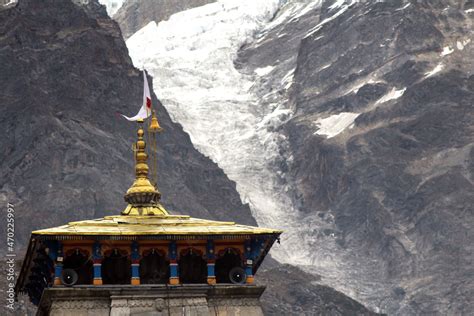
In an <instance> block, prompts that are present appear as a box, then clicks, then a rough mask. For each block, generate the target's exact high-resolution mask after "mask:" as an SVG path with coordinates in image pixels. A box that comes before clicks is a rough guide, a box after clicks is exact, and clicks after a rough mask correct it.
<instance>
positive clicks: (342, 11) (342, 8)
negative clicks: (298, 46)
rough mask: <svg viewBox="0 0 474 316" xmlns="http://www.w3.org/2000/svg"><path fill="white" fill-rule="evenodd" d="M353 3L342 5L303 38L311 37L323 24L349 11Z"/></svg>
mask: <svg viewBox="0 0 474 316" xmlns="http://www.w3.org/2000/svg"><path fill="white" fill-rule="evenodd" d="M353 3H354V2H353V1H351V2H350V3H347V4H344V5H342V6H341V9H340V10H339V11H337V12H336V13H335V14H333V15H332V16H330V17H328V18H326V19H324V20H323V21H321V22H319V23H318V24H317V25H316V26H315V27H313V28H312V29H311V30H309V32H308V34H306V36H305V37H304V38H307V37H309V36H311V35H313V34H314V33H316V32H317V31H319V30H320V29H321V28H322V27H323V26H324V24H326V23H328V22H331V21H332V20H334V19H335V18H337V17H338V16H340V15H341V14H343V13H344V12H346V11H347V9H349V7H350V6H352V4H353Z"/></svg>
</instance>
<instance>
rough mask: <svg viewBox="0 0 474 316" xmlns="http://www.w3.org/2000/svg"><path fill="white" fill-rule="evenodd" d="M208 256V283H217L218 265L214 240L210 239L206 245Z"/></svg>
mask: <svg viewBox="0 0 474 316" xmlns="http://www.w3.org/2000/svg"><path fill="white" fill-rule="evenodd" d="M206 258H207V284H216V274H215V271H214V267H215V265H216V256H215V253H214V240H212V239H209V240H208V241H207V246H206Z"/></svg>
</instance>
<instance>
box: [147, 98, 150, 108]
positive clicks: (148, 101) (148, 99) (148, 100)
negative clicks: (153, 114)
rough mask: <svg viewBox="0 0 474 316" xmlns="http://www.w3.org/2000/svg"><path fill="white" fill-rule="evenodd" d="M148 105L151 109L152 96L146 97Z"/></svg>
mask: <svg viewBox="0 0 474 316" xmlns="http://www.w3.org/2000/svg"><path fill="white" fill-rule="evenodd" d="M146 107H147V108H149V109H151V99H150V98H146Z"/></svg>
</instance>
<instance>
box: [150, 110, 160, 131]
mask: <svg viewBox="0 0 474 316" xmlns="http://www.w3.org/2000/svg"><path fill="white" fill-rule="evenodd" d="M162 130H163V129H162V128H161V126H160V124H158V119H157V118H156V115H155V111H153V112H152V113H151V122H150V126H148V131H149V132H151V133H156V132H161V131H162Z"/></svg>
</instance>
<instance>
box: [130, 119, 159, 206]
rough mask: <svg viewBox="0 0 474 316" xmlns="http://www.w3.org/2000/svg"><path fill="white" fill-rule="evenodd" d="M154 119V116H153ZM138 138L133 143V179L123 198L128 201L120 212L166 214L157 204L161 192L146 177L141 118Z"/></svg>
mask: <svg viewBox="0 0 474 316" xmlns="http://www.w3.org/2000/svg"><path fill="white" fill-rule="evenodd" d="M155 119H156V117H155ZM138 123H139V125H138V131H137V135H138V140H137V142H136V143H135V181H133V184H132V186H131V187H130V188H129V189H128V190H127V193H126V194H125V196H124V198H125V201H127V202H128V203H129V205H128V207H127V208H126V209H125V210H124V211H123V212H122V214H123V215H159V214H162V215H163V214H164V215H167V212H166V210H164V208H163V207H162V206H161V205H160V204H159V201H160V197H161V194H160V192H159V191H158V190H157V189H156V188H155V187H154V186H153V184H151V182H150V180H149V179H148V164H147V158H148V155H147V154H146V152H145V148H146V143H145V140H144V138H143V135H144V131H143V126H142V123H143V120H138Z"/></svg>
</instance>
